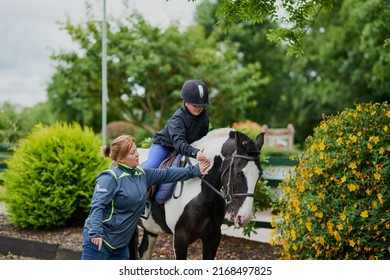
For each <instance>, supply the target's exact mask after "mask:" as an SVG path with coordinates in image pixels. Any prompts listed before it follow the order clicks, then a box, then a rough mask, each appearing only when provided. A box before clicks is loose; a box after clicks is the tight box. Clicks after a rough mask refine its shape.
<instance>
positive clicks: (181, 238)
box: [138, 128, 264, 260]
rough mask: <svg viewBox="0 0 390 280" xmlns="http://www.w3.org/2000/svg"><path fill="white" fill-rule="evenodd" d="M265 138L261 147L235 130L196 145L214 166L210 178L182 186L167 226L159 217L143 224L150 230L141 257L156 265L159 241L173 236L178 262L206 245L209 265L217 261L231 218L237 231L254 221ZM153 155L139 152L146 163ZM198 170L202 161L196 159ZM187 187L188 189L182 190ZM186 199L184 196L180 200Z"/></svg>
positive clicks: (168, 211)
mask: <svg viewBox="0 0 390 280" xmlns="http://www.w3.org/2000/svg"><path fill="white" fill-rule="evenodd" d="M263 142H264V133H260V134H259V135H258V136H257V137H256V141H253V140H252V139H250V138H249V137H248V136H247V135H245V134H243V133H241V132H238V131H235V130H233V129H228V128H223V129H216V130H212V131H210V132H209V133H208V134H207V135H206V136H205V137H203V138H202V139H200V140H199V141H197V142H194V143H193V144H192V145H193V146H194V147H197V148H199V149H201V148H205V150H204V153H205V154H206V155H207V157H208V158H209V159H210V160H211V165H210V167H209V170H208V174H207V175H206V176H204V177H203V178H194V179H190V180H188V181H185V182H182V183H180V182H179V183H177V185H176V189H175V191H174V194H173V196H172V198H170V199H169V200H168V201H166V202H165V205H164V208H165V223H164V222H161V219H157V218H156V215H155V214H154V211H152V212H151V214H150V215H149V216H148V217H146V216H144V217H143V218H141V220H140V222H139V226H140V227H141V228H143V229H144V233H143V237H142V241H141V244H140V246H139V249H138V252H139V254H140V257H141V258H142V259H151V257H152V252H153V247H154V244H155V242H156V240H157V236H158V235H159V234H162V233H164V232H165V233H172V234H173V247H174V254H175V258H176V259H186V258H187V249H188V246H189V245H190V244H191V243H193V242H194V241H196V240H197V239H201V241H202V254H203V259H205V260H207V259H209V260H211V259H214V258H215V256H216V253H217V250H218V246H219V243H220V240H221V225H222V223H223V221H224V218H225V216H226V218H227V219H228V220H229V221H231V222H234V225H235V226H236V227H243V226H245V225H246V224H248V223H249V222H250V220H251V218H252V216H253V211H252V206H253V199H254V198H253V195H254V191H255V187H256V185H257V182H258V180H259V178H260V176H261V175H262V169H261V166H260V157H259V155H260V150H261V147H262V145H263ZM147 152H148V149H139V153H140V162H143V161H144V160H146V159H147ZM190 162H191V163H190V164H196V159H190ZM181 184H183V185H182V187H181ZM177 193H180V195H177Z"/></svg>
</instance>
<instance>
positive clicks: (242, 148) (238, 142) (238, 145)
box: [234, 131, 246, 155]
mask: <svg viewBox="0 0 390 280" xmlns="http://www.w3.org/2000/svg"><path fill="white" fill-rule="evenodd" d="M234 138H235V142H236V149H237V154H239V155H240V154H243V153H244V152H245V151H246V149H245V142H241V137H240V133H239V132H238V131H235V136H234Z"/></svg>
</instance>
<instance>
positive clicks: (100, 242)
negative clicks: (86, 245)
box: [91, 237, 103, 251]
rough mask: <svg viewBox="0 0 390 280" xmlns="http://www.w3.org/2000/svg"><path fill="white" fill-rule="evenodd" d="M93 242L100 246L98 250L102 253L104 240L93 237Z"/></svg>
mask: <svg viewBox="0 0 390 280" xmlns="http://www.w3.org/2000/svg"><path fill="white" fill-rule="evenodd" d="M91 241H92V243H93V244H95V245H96V246H98V250H99V251H100V249H101V248H102V244H103V238H101V237H92V238H91Z"/></svg>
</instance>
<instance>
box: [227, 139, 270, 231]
mask: <svg viewBox="0 0 390 280" xmlns="http://www.w3.org/2000/svg"><path fill="white" fill-rule="evenodd" d="M229 136H230V137H229V140H228V141H226V142H225V143H224V145H223V146H222V155H223V156H224V161H223V164H222V176H221V180H222V185H223V186H224V187H225V188H226V192H227V204H228V205H227V206H228V217H227V218H228V220H230V221H231V222H234V225H235V226H236V227H242V226H244V225H246V224H248V223H249V222H250V220H251V218H252V215H253V213H252V207H253V196H254V192H255V188H256V185H257V182H258V180H259V178H260V176H261V175H262V173H263V172H262V169H261V165H260V157H259V156H260V150H261V147H262V146H263V143H264V133H260V134H259V135H258V136H257V137H256V141H253V140H252V139H250V138H249V137H248V136H247V135H245V134H243V133H241V132H237V131H232V132H230V135H229Z"/></svg>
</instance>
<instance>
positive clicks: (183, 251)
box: [173, 233, 189, 260]
mask: <svg viewBox="0 0 390 280" xmlns="http://www.w3.org/2000/svg"><path fill="white" fill-rule="evenodd" d="M188 246H189V244H188V238H187V236H185V234H184V235H183V234H177V233H176V234H174V235H173V248H174V250H173V252H174V253H175V259H176V260H186V259H187V252H188Z"/></svg>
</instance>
